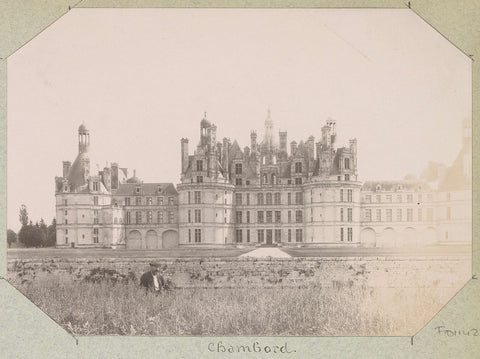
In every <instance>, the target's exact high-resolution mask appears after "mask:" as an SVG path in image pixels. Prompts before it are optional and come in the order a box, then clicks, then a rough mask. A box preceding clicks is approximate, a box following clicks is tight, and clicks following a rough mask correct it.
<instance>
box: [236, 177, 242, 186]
mask: <svg viewBox="0 0 480 359" xmlns="http://www.w3.org/2000/svg"><path fill="white" fill-rule="evenodd" d="M235 185H236V186H241V185H242V179H241V178H235Z"/></svg>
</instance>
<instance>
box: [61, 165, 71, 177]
mask: <svg viewBox="0 0 480 359" xmlns="http://www.w3.org/2000/svg"><path fill="white" fill-rule="evenodd" d="M70 167H72V162H70V161H63V177H67V176H68V172H70Z"/></svg>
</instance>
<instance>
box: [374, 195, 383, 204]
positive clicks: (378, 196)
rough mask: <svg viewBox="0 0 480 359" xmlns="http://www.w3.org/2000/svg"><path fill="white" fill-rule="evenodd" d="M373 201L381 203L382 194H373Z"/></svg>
mask: <svg viewBox="0 0 480 359" xmlns="http://www.w3.org/2000/svg"><path fill="white" fill-rule="evenodd" d="M375 202H377V203H382V196H381V195H379V194H377V195H376V196H375Z"/></svg>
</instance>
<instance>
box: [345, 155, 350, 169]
mask: <svg viewBox="0 0 480 359" xmlns="http://www.w3.org/2000/svg"><path fill="white" fill-rule="evenodd" d="M345 169H346V170H349V169H350V158H345Z"/></svg>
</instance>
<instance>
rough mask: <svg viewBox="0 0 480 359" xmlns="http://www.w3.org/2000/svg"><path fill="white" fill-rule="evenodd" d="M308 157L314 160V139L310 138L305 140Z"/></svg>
mask: <svg viewBox="0 0 480 359" xmlns="http://www.w3.org/2000/svg"><path fill="white" fill-rule="evenodd" d="M307 148H308V156H309V157H310V158H314V155H315V137H313V136H310V137H309V138H308V140H307Z"/></svg>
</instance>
